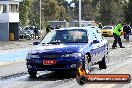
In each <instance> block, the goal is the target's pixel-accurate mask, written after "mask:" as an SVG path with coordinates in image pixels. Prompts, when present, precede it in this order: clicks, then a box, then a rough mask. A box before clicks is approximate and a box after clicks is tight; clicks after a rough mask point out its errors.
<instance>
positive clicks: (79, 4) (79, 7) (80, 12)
mask: <svg viewBox="0 0 132 88" xmlns="http://www.w3.org/2000/svg"><path fill="white" fill-rule="evenodd" d="M79 27H81V0H79Z"/></svg>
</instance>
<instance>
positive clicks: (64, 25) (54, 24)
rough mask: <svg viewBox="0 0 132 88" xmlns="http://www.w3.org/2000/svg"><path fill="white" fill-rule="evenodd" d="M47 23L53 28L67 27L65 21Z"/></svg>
mask: <svg viewBox="0 0 132 88" xmlns="http://www.w3.org/2000/svg"><path fill="white" fill-rule="evenodd" d="M48 23H49V24H50V25H51V26H52V27H53V28H56V26H60V27H61V28H65V27H67V21H48Z"/></svg>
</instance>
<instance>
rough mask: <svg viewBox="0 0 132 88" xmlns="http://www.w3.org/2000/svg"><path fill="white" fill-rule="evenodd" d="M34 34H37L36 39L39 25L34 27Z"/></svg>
mask: <svg viewBox="0 0 132 88" xmlns="http://www.w3.org/2000/svg"><path fill="white" fill-rule="evenodd" d="M34 36H35V39H36V37H37V36H38V28H37V27H35V28H34ZM38 39H39V36H38Z"/></svg>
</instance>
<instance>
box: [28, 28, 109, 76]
mask: <svg viewBox="0 0 132 88" xmlns="http://www.w3.org/2000/svg"><path fill="white" fill-rule="evenodd" d="M34 45H36V48H34V49H32V50H30V51H29V52H28V54H27V57H26V61H27V62H26V64H27V68H28V73H29V75H30V76H31V77H34V76H36V74H37V71H45V70H48V71H67V70H77V68H79V67H80V66H82V67H83V68H84V69H85V72H86V74H88V73H89V71H90V68H91V66H92V65H94V64H99V68H100V69H106V67H107V66H106V59H107V58H106V57H107V54H108V42H107V40H106V39H104V38H103V37H102V36H101V34H100V33H98V31H97V30H96V29H94V28H88V27H74V28H62V29H55V30H52V31H51V32H49V33H48V34H47V35H46V36H45V37H44V38H43V39H42V40H41V41H40V42H34Z"/></svg>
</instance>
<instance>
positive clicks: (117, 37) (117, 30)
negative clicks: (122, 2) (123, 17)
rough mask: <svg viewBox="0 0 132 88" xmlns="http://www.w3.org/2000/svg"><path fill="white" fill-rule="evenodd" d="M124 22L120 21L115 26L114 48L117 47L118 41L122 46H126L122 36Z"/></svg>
mask: <svg viewBox="0 0 132 88" xmlns="http://www.w3.org/2000/svg"><path fill="white" fill-rule="evenodd" d="M122 27H123V26H122V24H121V23H118V24H117V26H115V28H114V31H113V36H114V42H113V45H112V49H115V48H116V47H117V42H118V44H119V46H120V48H125V47H124V46H122V42H121V38H120V36H121V35H122Z"/></svg>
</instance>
